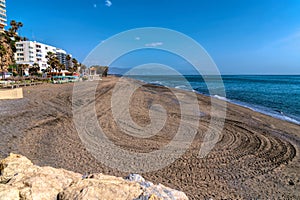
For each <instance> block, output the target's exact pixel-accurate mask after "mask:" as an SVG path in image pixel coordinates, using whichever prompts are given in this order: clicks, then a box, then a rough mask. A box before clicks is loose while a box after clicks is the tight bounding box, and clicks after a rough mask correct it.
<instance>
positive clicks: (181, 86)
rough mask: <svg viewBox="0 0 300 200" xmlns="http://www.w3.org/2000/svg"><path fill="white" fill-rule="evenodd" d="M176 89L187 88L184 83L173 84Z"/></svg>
mask: <svg viewBox="0 0 300 200" xmlns="http://www.w3.org/2000/svg"><path fill="white" fill-rule="evenodd" d="M175 88H176V89H187V87H186V86H185V85H178V86H175Z"/></svg>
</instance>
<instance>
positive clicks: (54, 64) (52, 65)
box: [46, 51, 60, 72]
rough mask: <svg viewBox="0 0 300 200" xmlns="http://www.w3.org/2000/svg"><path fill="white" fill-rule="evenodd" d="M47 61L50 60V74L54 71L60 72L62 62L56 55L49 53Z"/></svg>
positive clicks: (48, 62)
mask: <svg viewBox="0 0 300 200" xmlns="http://www.w3.org/2000/svg"><path fill="white" fill-rule="evenodd" d="M46 59H47V60H48V61H47V64H48V65H49V68H50V72H51V71H52V70H53V69H55V70H58V68H59V65H60V62H59V60H58V58H57V57H56V54H54V53H53V52H50V51H49V52H48V53H47V55H46Z"/></svg>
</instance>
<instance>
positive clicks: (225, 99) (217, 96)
mask: <svg viewBox="0 0 300 200" xmlns="http://www.w3.org/2000/svg"><path fill="white" fill-rule="evenodd" d="M213 97H214V98H217V99H220V100H223V101H229V99H227V98H226V97H221V96H219V95H214V96H213Z"/></svg>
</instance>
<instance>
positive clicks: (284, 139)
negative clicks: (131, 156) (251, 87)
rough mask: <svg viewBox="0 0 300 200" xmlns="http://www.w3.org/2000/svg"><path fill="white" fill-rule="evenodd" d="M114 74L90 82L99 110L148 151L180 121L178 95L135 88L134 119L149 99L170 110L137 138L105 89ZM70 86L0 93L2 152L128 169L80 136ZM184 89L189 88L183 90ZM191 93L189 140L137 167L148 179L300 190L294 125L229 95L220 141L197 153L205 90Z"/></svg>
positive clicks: (231, 192)
mask: <svg viewBox="0 0 300 200" xmlns="http://www.w3.org/2000/svg"><path fill="white" fill-rule="evenodd" d="M117 80H118V78H117V77H108V78H104V79H103V80H102V81H101V82H100V83H99V86H98V88H97V90H96V99H95V104H96V113H97V118H98V122H99V124H100V125H101V127H102V129H103V131H104V132H105V133H107V137H108V138H109V139H110V140H111V141H112V142H114V144H116V145H118V146H120V147H121V148H123V149H126V150H130V151H133V152H151V151H154V150H157V149H160V148H161V147H163V146H164V145H166V144H168V142H169V141H170V140H172V138H173V137H174V134H175V133H176V130H177V128H178V124H179V122H180V114H181V113H180V108H179V105H178V103H177V102H176V96H174V95H173V94H172V93H171V91H170V90H169V89H168V88H165V87H160V86H154V85H145V86H143V87H142V88H140V89H138V90H137V91H136V92H135V93H134V96H133V99H132V101H131V105H130V114H131V117H132V119H133V120H134V121H135V122H136V123H137V124H139V125H140V126H146V125H147V124H149V123H150V119H149V111H148V110H149V109H148V108H149V106H151V105H150V104H160V105H162V106H163V107H165V110H167V111H168V112H167V121H166V124H165V127H164V128H163V129H162V130H161V131H160V132H159V134H158V135H155V136H153V137H151V138H147V139H140V138H139V139H137V138H134V137H132V136H129V135H126V134H123V132H122V131H121V130H120V128H119V127H118V126H117V125H116V123H115V121H114V120H113V117H112V111H111V96H112V91H113V88H114V85H115V83H116V82H117ZM72 91H73V84H71V83H70V84H62V85H60V84H57V85H54V84H43V85H37V86H30V87H25V88H23V92H24V94H23V95H24V98H23V99H17V100H0V113H1V115H0V126H1V128H0V134H1V140H0V157H1V158H4V157H6V156H7V155H8V154H9V153H10V152H14V153H19V154H22V155H24V156H26V157H28V158H29V159H31V160H32V161H33V162H34V164H37V165H42V166H46V165H49V166H52V167H56V168H65V169H67V170H72V171H75V172H79V173H82V174H84V173H92V172H101V173H104V174H109V175H115V176H126V175H128V173H125V172H120V171H118V170H116V169H112V168H109V167H107V166H105V165H104V164H103V163H101V162H99V161H97V159H95V158H94V156H93V155H92V154H91V153H90V152H89V151H88V150H87V149H86V148H85V146H84V145H83V144H82V142H81V140H80V138H79V136H78V133H77V131H76V129H75V125H74V123H73V120H72V116H73V113H72ZM182 94H183V95H190V94H189V92H187V91H182ZM197 97H198V102H199V106H200V108H201V113H203V116H202V117H201V120H200V125H199V127H198V130H197V135H196V137H195V139H194V141H193V143H192V145H191V146H190V148H189V149H188V150H187V151H186V153H185V154H184V155H183V156H182V157H180V158H179V159H177V160H176V161H175V162H173V163H172V164H170V165H168V166H167V167H165V168H163V169H160V170H158V171H154V172H147V173H144V174H142V175H143V176H144V177H145V178H146V179H148V180H149V181H152V182H154V183H162V184H164V185H166V186H168V187H171V188H174V189H178V190H181V191H183V192H185V193H186V194H187V195H188V197H189V198H190V199H210V198H212V199H299V198H300V192H299V191H300V168H299V167H300V155H299V150H300V126H299V125H296V124H292V123H289V122H286V121H281V120H279V119H275V118H272V117H270V116H266V115H263V114H260V113H257V112H254V111H251V110H250V109H247V108H243V107H241V106H238V105H233V104H230V103H228V104H227V113H226V120H225V125H224V129H223V130H222V135H221V136H220V138H219V141H218V143H217V144H216V146H215V147H214V148H213V150H212V151H211V152H210V153H209V154H208V156H206V157H205V158H199V157H198V153H199V149H200V146H201V144H202V141H203V138H204V133H205V131H206V130H207V127H208V124H209V121H210V118H211V116H210V109H211V103H210V98H209V97H206V96H203V95H197ZM120 98H121V97H120ZM174 99H175V100H174ZM219 101H221V100H219ZM108 159H109V158H108Z"/></svg>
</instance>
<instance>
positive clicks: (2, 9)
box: [0, 0, 7, 31]
mask: <svg viewBox="0 0 300 200" xmlns="http://www.w3.org/2000/svg"><path fill="white" fill-rule="evenodd" d="M6 21H7V19H6V5H5V0H0V31H3V30H4V27H5V26H6V25H7V24H6Z"/></svg>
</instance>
